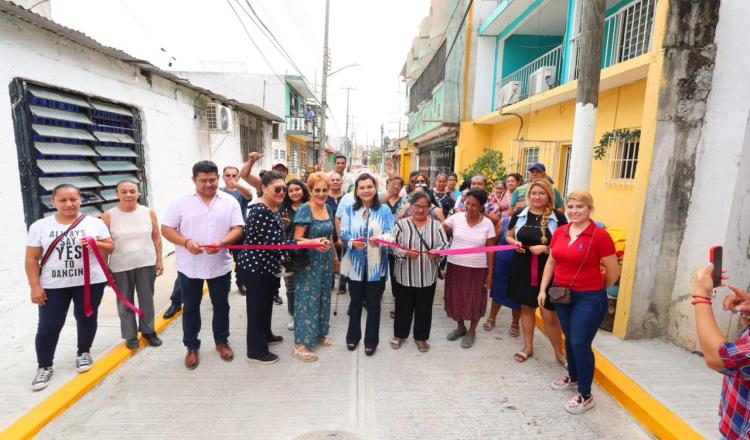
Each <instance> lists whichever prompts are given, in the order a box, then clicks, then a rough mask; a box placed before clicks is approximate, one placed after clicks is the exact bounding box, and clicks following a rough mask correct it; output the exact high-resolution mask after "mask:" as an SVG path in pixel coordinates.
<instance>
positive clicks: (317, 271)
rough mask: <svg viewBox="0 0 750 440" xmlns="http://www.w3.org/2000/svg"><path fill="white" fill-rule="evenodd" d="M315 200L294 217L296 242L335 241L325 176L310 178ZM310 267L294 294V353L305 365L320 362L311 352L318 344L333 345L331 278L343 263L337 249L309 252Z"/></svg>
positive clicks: (309, 182) (299, 279)
mask: <svg viewBox="0 0 750 440" xmlns="http://www.w3.org/2000/svg"><path fill="white" fill-rule="evenodd" d="M307 184H308V187H309V188H310V192H311V195H312V198H311V199H310V202H309V203H306V204H304V205H302V207H301V208H300V209H299V211H297V214H296V215H295V216H294V239H295V240H304V239H306V238H324V239H326V240H331V241H332V239H333V237H332V236H333V233H334V230H335V229H334V226H333V212H332V211H331V210H330V209H329V208H328V206H327V205H326V200H327V199H328V191H329V189H330V182H329V180H328V176H327V175H326V174H325V173H313V174H311V175H310V176H309V177H308V178H307ZM307 252H308V255H309V256H310V264H309V265H308V266H307V268H305V270H303V271H302V272H300V273H299V274H298V275H297V290H296V291H295V293H294V295H295V298H294V351H293V355H294V357H296V358H297V359H300V360H302V361H305V362H314V361H317V360H318V355H317V354H316V353H314V352H313V351H311V350H312V349H313V348H315V347H316V346H317V345H322V346H323V347H328V346H330V345H332V344H333V341H332V340H331V338H329V337H328V330H329V325H328V323H329V320H330V315H331V279H332V277H333V273H334V272H337V271H338V266H339V261H338V257H337V256H336V252H335V251H334V249H333V248H330V249H328V250H327V251H326V252H317V251H314V250H313V251H307Z"/></svg>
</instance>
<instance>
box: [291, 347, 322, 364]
mask: <svg viewBox="0 0 750 440" xmlns="http://www.w3.org/2000/svg"><path fill="white" fill-rule="evenodd" d="M292 356H294V357H296V358H297V359H299V360H301V361H302V362H315V361H317V360H318V355H317V354H315V353H313V352H312V351H309V350H307V348H305V346H304V345H303V346H302V347H301V348H300V347H296V346H295V347H294V349H293V350H292Z"/></svg>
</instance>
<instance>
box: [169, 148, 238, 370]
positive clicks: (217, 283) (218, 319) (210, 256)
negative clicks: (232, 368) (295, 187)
mask: <svg viewBox="0 0 750 440" xmlns="http://www.w3.org/2000/svg"><path fill="white" fill-rule="evenodd" d="M193 184H194V185H195V189H193V190H192V191H190V192H188V193H186V194H183V195H181V196H179V197H178V198H177V199H175V200H173V201H172V203H171V204H170V205H169V207H168V208H167V211H166V212H165V214H164V217H163V218H162V226H161V233H162V235H163V236H164V238H166V239H167V240H169V241H170V242H171V243H174V244H175V254H176V257H175V267H176V268H177V277H178V280H179V283H180V291H181V293H182V302H183V305H184V311H183V316H182V333H183V337H182V342H183V343H184V344H185V347H186V348H187V355H186V356H185V367H186V368H187V369H189V370H192V369H195V368H196V367H197V366H198V363H199V356H198V350H199V349H200V345H201V341H200V339H198V334H199V333H200V329H201V315H200V304H201V299H202V297H203V284H204V283H207V284H208V292H209V296H210V297H211V303H212V305H213V325H212V328H213V333H214V342H215V343H216V351H218V352H219V355H220V356H221V358H222V359H223V360H225V361H231V360H232V359H233V358H234V353H233V352H232V349H231V348H230V347H229V298H228V295H229V287H230V285H231V276H232V274H231V271H232V256H231V255H229V252H228V251H227V250H226V249H220V248H204V247H203V246H205V245H213V246H224V245H229V244H233V243H235V242H237V241H238V240H239V239H240V237H241V236H242V227H243V226H244V224H245V222H244V221H242V213H241V212H240V205H239V204H238V203H237V201H236V200H235V199H234V197H232V196H231V195H229V194H227V193H225V192H223V191H218V189H219V168H218V167H217V166H216V164H215V163H213V162H210V161H205V160H204V161H200V162H197V163H196V164H195V165H193Z"/></svg>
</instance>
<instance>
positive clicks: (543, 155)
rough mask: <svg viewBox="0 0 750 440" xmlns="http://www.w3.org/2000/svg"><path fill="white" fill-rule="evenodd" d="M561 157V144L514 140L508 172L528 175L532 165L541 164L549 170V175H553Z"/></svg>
mask: <svg viewBox="0 0 750 440" xmlns="http://www.w3.org/2000/svg"><path fill="white" fill-rule="evenodd" d="M559 155H560V142H556V141H531V140H518V139H517V140H514V141H513V142H511V148H510V155H509V158H508V172H517V173H520V174H521V175H524V176H525V175H526V172H527V171H528V168H529V166H530V165H531V164H534V163H536V162H541V163H543V164H544V165H545V167H546V168H547V174H549V175H553V174H554V173H553V170H556V169H557V163H558V161H559Z"/></svg>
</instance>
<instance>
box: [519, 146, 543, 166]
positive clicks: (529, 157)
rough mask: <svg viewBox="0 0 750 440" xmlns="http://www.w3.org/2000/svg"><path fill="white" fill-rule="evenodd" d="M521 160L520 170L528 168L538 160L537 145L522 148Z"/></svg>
mask: <svg viewBox="0 0 750 440" xmlns="http://www.w3.org/2000/svg"><path fill="white" fill-rule="evenodd" d="M522 160H523V163H521V165H523V166H522V167H521V169H522V170H528V169H529V167H530V166H531V165H533V164H535V163H537V162H539V147H526V148H525V149H524V150H523V156H522Z"/></svg>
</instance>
